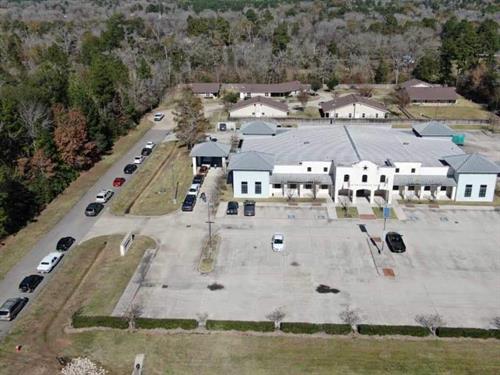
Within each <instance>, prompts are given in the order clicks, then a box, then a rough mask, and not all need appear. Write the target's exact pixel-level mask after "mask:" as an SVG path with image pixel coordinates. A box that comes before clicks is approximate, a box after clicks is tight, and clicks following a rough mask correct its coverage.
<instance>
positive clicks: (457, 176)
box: [228, 126, 500, 203]
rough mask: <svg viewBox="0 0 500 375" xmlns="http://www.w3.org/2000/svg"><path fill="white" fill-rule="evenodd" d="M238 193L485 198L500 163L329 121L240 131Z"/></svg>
mask: <svg viewBox="0 0 500 375" xmlns="http://www.w3.org/2000/svg"><path fill="white" fill-rule="evenodd" d="M228 171H229V176H228V178H229V181H230V182H232V184H233V192H234V196H235V197H238V198H268V197H313V196H316V197H321V196H331V197H332V198H333V200H334V201H336V202H338V201H339V197H340V196H342V195H344V196H348V197H349V198H350V199H351V200H352V201H353V202H355V201H356V199H360V197H365V198H366V199H368V200H369V201H370V203H374V202H375V197H376V196H381V197H382V198H384V199H385V200H386V201H387V202H389V203H390V202H391V201H392V199H393V198H395V197H396V198H419V199H431V198H432V199H437V200H440V199H449V200H457V201H491V200H492V199H493V197H494V190H495V184H496V180H497V175H498V173H500V168H499V166H498V165H496V164H495V163H493V162H491V161H489V160H488V159H486V158H485V157H483V156H481V155H479V154H465V153H464V152H463V151H462V150H461V149H460V148H459V147H458V146H457V145H455V144H454V143H453V142H452V141H451V140H450V139H447V138H422V137H417V136H415V135H414V134H413V133H410V132H405V131H400V130H396V129H391V128H380V127H357V126H329V127H318V128H298V129H290V130H288V131H284V132H281V133H276V134H273V135H270V136H267V137H266V136H260V137H245V138H244V139H243V141H242V143H241V145H240V148H239V152H237V153H234V154H231V155H230V158H229V165H228Z"/></svg>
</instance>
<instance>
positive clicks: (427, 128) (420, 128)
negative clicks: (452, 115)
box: [412, 121, 455, 137]
mask: <svg viewBox="0 0 500 375" xmlns="http://www.w3.org/2000/svg"><path fill="white" fill-rule="evenodd" d="M412 128H413V131H414V132H415V133H417V134H418V135H419V136H421V137H451V136H452V135H453V134H455V132H454V131H453V129H451V128H450V127H449V126H448V125H446V124H444V123H442V122H437V121H431V122H424V123H418V124H413V126H412Z"/></svg>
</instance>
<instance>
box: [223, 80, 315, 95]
mask: <svg viewBox="0 0 500 375" xmlns="http://www.w3.org/2000/svg"><path fill="white" fill-rule="evenodd" d="M310 89H311V85H308V84H303V83H301V82H300V81H290V82H281V83H223V84H222V86H221V91H234V92H237V93H238V94H239V95H240V99H245V98H255V97H257V96H264V97H271V96H294V95H298V93H299V92H301V91H309V90H310Z"/></svg>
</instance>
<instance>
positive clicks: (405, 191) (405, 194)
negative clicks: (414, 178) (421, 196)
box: [403, 185, 408, 199]
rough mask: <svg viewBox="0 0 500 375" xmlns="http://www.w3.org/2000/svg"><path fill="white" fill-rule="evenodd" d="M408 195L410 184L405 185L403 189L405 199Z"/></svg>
mask: <svg viewBox="0 0 500 375" xmlns="http://www.w3.org/2000/svg"><path fill="white" fill-rule="evenodd" d="M407 195H408V185H405V187H404V189H403V199H406V197H407Z"/></svg>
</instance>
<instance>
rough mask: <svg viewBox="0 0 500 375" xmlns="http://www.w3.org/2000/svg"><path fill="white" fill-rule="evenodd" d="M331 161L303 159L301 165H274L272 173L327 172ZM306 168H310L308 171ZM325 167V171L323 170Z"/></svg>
mask: <svg viewBox="0 0 500 375" xmlns="http://www.w3.org/2000/svg"><path fill="white" fill-rule="evenodd" d="M331 166H332V162H330V161H304V162H302V164H301V165H297V164H295V165H275V166H274V169H273V173H290V174H293V173H315V174H316V173H320V174H321V173H324V174H329V173H330V168H331ZM307 168H311V171H308V170H307ZM324 168H326V172H325V170H324Z"/></svg>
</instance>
